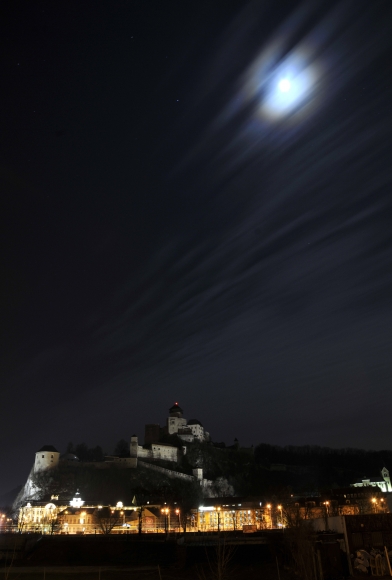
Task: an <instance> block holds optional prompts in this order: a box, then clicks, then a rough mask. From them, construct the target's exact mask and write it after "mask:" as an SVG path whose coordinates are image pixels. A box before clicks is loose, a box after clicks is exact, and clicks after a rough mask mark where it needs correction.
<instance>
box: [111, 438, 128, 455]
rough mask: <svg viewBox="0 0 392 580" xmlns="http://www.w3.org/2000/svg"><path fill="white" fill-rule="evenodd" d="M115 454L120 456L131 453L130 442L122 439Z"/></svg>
mask: <svg viewBox="0 0 392 580" xmlns="http://www.w3.org/2000/svg"><path fill="white" fill-rule="evenodd" d="M114 455H117V456H120V457H121V455H129V443H128V441H125V439H120V441H119V442H118V443H117V445H116V447H115V449H114Z"/></svg>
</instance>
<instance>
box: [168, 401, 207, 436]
mask: <svg viewBox="0 0 392 580" xmlns="http://www.w3.org/2000/svg"><path fill="white" fill-rule="evenodd" d="M166 430H167V433H168V434H169V435H178V437H180V439H182V440H183V441H187V442H188V443H192V442H193V441H208V440H209V438H210V434H209V433H208V432H207V431H205V430H204V427H203V425H202V424H201V423H200V421H199V420H198V419H189V421H187V420H186V419H185V418H184V417H183V410H182V409H181V407H180V406H179V404H178V403H174V405H173V406H172V407H170V409H169V417H168V418H167V422H166Z"/></svg>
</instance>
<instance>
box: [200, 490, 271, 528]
mask: <svg viewBox="0 0 392 580" xmlns="http://www.w3.org/2000/svg"><path fill="white" fill-rule="evenodd" d="M271 527H273V522H272V511H271V506H270V504H267V505H263V502H262V501H261V499H260V498H243V497H216V498H209V499H204V501H203V502H202V505H200V506H199V507H198V508H195V509H194V510H192V517H191V527H190V529H191V531H192V529H193V530H194V531H200V532H214V531H215V532H217V531H243V532H248V531H253V532H255V531H258V530H262V529H269V528H271ZM274 527H275V526H274Z"/></svg>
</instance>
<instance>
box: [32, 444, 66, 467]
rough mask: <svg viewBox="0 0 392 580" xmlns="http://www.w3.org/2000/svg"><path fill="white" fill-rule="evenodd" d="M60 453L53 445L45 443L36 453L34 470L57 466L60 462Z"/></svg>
mask: <svg viewBox="0 0 392 580" xmlns="http://www.w3.org/2000/svg"><path fill="white" fill-rule="evenodd" d="M59 459H60V453H59V452H58V451H57V449H56V448H55V447H53V445H44V446H43V447H41V449H40V450H39V451H37V452H36V454H35V461H34V472H35V473H36V472H37V471H43V470H45V469H50V468H52V467H56V466H57V465H58V463H59Z"/></svg>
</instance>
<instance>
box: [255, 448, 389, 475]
mask: <svg viewBox="0 0 392 580" xmlns="http://www.w3.org/2000/svg"><path fill="white" fill-rule="evenodd" d="M255 461H256V463H258V464H260V465H264V466H265V467H270V466H271V465H272V464H279V463H280V464H285V465H297V466H310V467H326V466H331V467H332V466H333V467H335V468H341V469H345V470H346V469H348V470H354V471H358V470H360V473H361V474H363V475H367V476H372V475H377V474H378V473H379V472H380V469H382V467H384V466H386V467H388V468H389V467H392V451H390V450H384V451H367V450H365V449H353V448H350V447H347V448H342V449H332V448H330V447H319V446H317V445H302V446H294V445H286V446H284V447H281V446H279V445H269V444H268V443H261V444H260V445H257V447H256V448H255Z"/></svg>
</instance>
